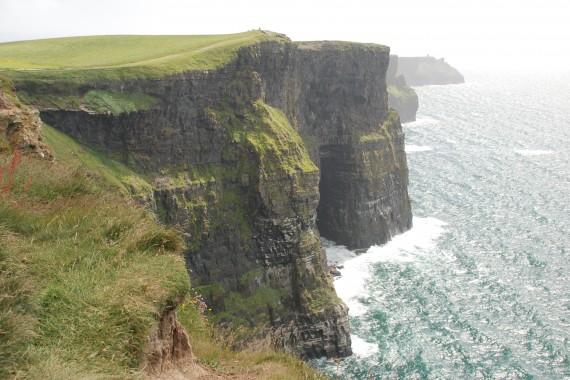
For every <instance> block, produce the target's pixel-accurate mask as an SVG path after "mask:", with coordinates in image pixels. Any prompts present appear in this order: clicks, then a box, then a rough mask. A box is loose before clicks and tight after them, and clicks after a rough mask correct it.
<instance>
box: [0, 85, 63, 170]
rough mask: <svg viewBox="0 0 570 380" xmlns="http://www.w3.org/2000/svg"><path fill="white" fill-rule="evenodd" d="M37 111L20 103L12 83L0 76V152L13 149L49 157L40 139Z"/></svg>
mask: <svg viewBox="0 0 570 380" xmlns="http://www.w3.org/2000/svg"><path fill="white" fill-rule="evenodd" d="M41 127H42V122H41V120H40V117H39V112H38V111H37V110H36V109H34V108H32V107H28V106H25V105H24V104H22V103H20V101H19V100H18V98H17V97H16V96H14V94H13V89H12V85H11V84H10V83H9V82H8V81H7V80H4V79H2V78H0V152H1V151H2V150H7V149H15V150H18V151H19V152H21V153H24V154H32V155H36V156H39V157H41V158H46V159H51V158H52V154H51V152H50V150H49V149H48V148H47V146H46V145H45V144H44V142H43V141H42V135H41Z"/></svg>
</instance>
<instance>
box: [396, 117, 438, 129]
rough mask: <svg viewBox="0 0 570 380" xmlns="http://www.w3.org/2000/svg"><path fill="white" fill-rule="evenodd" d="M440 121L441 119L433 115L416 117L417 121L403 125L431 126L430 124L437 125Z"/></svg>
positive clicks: (408, 126)
mask: <svg viewBox="0 0 570 380" xmlns="http://www.w3.org/2000/svg"><path fill="white" fill-rule="evenodd" d="M438 123H439V120H437V119H434V118H433V117H429V116H423V117H418V118H417V119H416V121H410V122H407V123H403V125H404V126H405V127H407V128H410V127H425V126H429V125H435V124H438Z"/></svg>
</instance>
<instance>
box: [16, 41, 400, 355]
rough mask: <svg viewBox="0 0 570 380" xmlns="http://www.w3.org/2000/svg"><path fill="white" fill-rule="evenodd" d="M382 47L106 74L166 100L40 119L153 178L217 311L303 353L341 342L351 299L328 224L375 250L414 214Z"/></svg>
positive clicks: (115, 87)
mask: <svg viewBox="0 0 570 380" xmlns="http://www.w3.org/2000/svg"><path fill="white" fill-rule="evenodd" d="M388 54H389V52H388V49H387V48H384V47H381V46H377V45H358V44H348V43H336V42H330V43H301V44H295V43H278V42H266V43H261V44H258V45H254V46H248V47H245V48H242V49H241V50H240V51H239V53H238V56H237V58H236V59H235V60H234V61H233V62H231V63H230V64H228V65H226V66H224V67H222V68H220V69H218V70H215V71H210V72H187V73H183V74H179V75H175V76H172V77H167V78H162V79H158V80H151V79H140V80H128V81H127V80H125V81H122V82H120V83H119V82H109V83H97V89H102V90H105V91H111V92H137V93H144V94H148V95H150V96H152V97H154V98H156V99H158V102H157V104H155V105H154V106H153V107H152V108H151V109H147V110H144V111H138V112H131V113H122V114H120V115H110V114H97V113H92V112H86V111H82V110H44V111H43V112H42V118H43V119H44V121H46V122H48V123H49V124H51V125H53V126H55V127H57V128H59V129H60V130H62V131H64V132H66V133H68V134H70V135H72V136H74V137H75V138H77V139H79V140H80V141H83V142H84V143H87V144H89V145H91V146H94V147H95V148H97V149H99V150H102V151H104V152H107V153H108V154H111V155H113V156H115V157H120V158H122V160H123V161H125V162H127V163H129V164H130V165H131V166H133V167H135V168H138V169H139V170H141V171H144V172H146V173H147V174H148V175H149V176H153V177H154V196H153V197H152V199H154V205H153V207H154V208H155V210H156V212H157V214H158V215H159V216H160V218H161V219H162V220H163V221H164V222H166V223H170V224H176V225H180V226H181V227H182V229H183V230H184V232H185V234H186V237H187V243H188V252H187V254H186V259H187V264H188V267H189V269H190V271H191V276H192V278H193V284H194V286H196V287H198V288H200V289H201V291H202V293H203V294H205V295H206V297H207V300H208V302H209V304H210V305H211V306H212V307H213V308H214V309H215V311H217V318H218V320H219V321H221V322H224V321H228V322H233V323H238V324H241V325H246V326H249V327H251V328H253V329H257V331H258V332H263V331H267V330H268V329H269V330H271V331H272V332H273V337H274V340H275V343H276V344H277V345H279V346H282V347H284V348H285V349H287V350H291V351H293V352H296V353H299V354H300V355H301V356H304V357H320V356H328V357H334V356H346V355H350V353H351V348H350V334H349V326H348V318H347V308H346V306H345V305H344V304H343V303H342V301H340V300H339V299H338V298H337V297H336V294H335V292H334V287H333V285H332V279H331V276H330V275H329V273H328V270H327V266H326V257H325V253H324V250H323V249H322V248H321V245H320V238H319V230H320V231H321V232H322V233H323V235H324V236H326V237H328V238H330V239H332V240H335V241H337V242H339V243H342V244H346V245H348V246H350V247H355V248H366V247H368V246H370V245H372V244H378V243H384V242H386V241H387V240H388V239H389V238H390V236H392V235H394V234H396V233H399V232H402V231H404V230H406V229H408V228H409V227H410V226H411V211H410V203H409V198H408V194H407V181H408V177H407V176H408V171H407V165H406V156H405V152H404V139H403V134H402V129H401V125H400V121H399V118H398V117H397V115H395V114H394V113H392V112H390V111H389V110H388V106H387V93H386V81H385V80H386V77H385V75H386V69H387V67H388ZM33 86H34V84H33V83H20V88H19V89H20V90H22V91H25V92H34V91H35V89H34V88H33ZM89 86H93V85H85V87H86V88H85V89H84V90H85V91H88V90H89V89H90V88H89ZM319 168H320V170H319ZM319 179H320V182H319ZM319 198H320V201H319ZM317 219H318V220H317ZM317 225H318V228H317Z"/></svg>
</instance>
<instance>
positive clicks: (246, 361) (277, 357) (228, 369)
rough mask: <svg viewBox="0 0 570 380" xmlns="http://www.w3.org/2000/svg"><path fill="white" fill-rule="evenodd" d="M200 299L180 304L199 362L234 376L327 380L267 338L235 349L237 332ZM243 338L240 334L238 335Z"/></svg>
mask: <svg viewBox="0 0 570 380" xmlns="http://www.w3.org/2000/svg"><path fill="white" fill-rule="evenodd" d="M195 300H196V299H190V300H189V301H188V302H186V303H185V304H183V305H182V306H181V307H180V309H179V310H180V311H179V319H180V322H181V323H182V325H183V326H184V327H185V328H186V331H188V332H189V335H190V341H191V342H192V350H193V351H194V354H195V355H196V356H197V358H198V362H199V363H201V364H202V365H203V366H205V367H209V368H211V369H213V370H215V371H216V373H217V374H218V375H228V376H229V377H230V378H233V376H236V375H238V376H237V377H238V378H241V377H240V376H239V375H241V376H243V377H244V378H248V379H263V380H291V379H303V380H326V379H327V377H326V376H324V375H323V374H320V373H318V372H317V371H316V370H314V369H313V368H311V367H310V366H309V365H307V364H306V363H304V362H303V361H301V360H299V359H297V358H295V357H293V356H291V355H289V354H286V353H282V352H275V351H274V350H273V349H271V348H270V347H269V346H268V345H267V344H264V342H258V346H257V347H255V349H247V350H237V351H236V350H233V349H232V348H231V346H232V345H233V342H234V339H235V334H236V332H231V331H220V330H219V329H217V328H216V327H215V326H214V325H212V324H211V323H210V322H209V321H208V319H207V318H205V317H204V315H203V314H201V313H200V312H198V310H197V308H196V305H195V304H196V301H195ZM238 340H239V338H238ZM265 343H266V342H265Z"/></svg>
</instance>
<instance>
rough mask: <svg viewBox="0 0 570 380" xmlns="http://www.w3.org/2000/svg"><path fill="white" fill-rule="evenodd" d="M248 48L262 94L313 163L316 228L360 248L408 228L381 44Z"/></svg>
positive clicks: (398, 139)
mask: <svg viewBox="0 0 570 380" xmlns="http://www.w3.org/2000/svg"><path fill="white" fill-rule="evenodd" d="M255 54H256V55H255V57H254V58H257V60H256V59H251V60H252V61H254V62H255V64H254V66H255V67H256V70H257V71H258V72H259V73H260V74H261V77H262V78H265V80H264V82H263V85H264V94H265V97H266V99H267V101H268V102H269V103H270V104H274V105H275V106H277V107H278V108H280V109H283V110H284V111H285V113H286V114H287V116H288V117H289V119H290V120H291V121H292V123H293V124H294V125H295V126H296V128H297V129H298V130H299V132H300V134H301V136H303V138H304V140H305V142H306V144H307V146H308V147H309V149H310V152H311V157H312V158H313V160H314V161H315V163H317V164H318V165H319V167H320V169H321V182H320V195H321V200H320V203H319V208H318V219H319V220H318V226H319V231H320V232H321V234H322V235H323V236H325V237H327V238H329V239H331V240H334V241H335V242H337V243H340V244H344V245H347V246H348V247H351V248H367V247H369V246H370V245H373V244H382V243H385V242H386V241H388V240H389V239H390V237H391V236H393V235H395V234H397V233H400V232H402V231H405V230H407V229H409V228H410V227H411V209H410V202H409V198H408V193H407V184H408V168H407V163H406V156H405V152H404V140H403V134H402V129H401V125H400V121H399V120H398V119H397V117H393V116H392V117H390V116H391V115H390V113H389V110H388V104H387V100H388V99H387V94H386V70H387V68H388V61H389V49H388V48H385V47H380V46H378V45H361V44H349V43H342V42H304V43H298V44H294V45H284V44H275V43H272V44H271V43H269V44H264V45H260V47H259V50H258V51H256V52H255ZM267 56H268V57H272V59H265V58H264V57H267ZM276 73H277V75H276Z"/></svg>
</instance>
